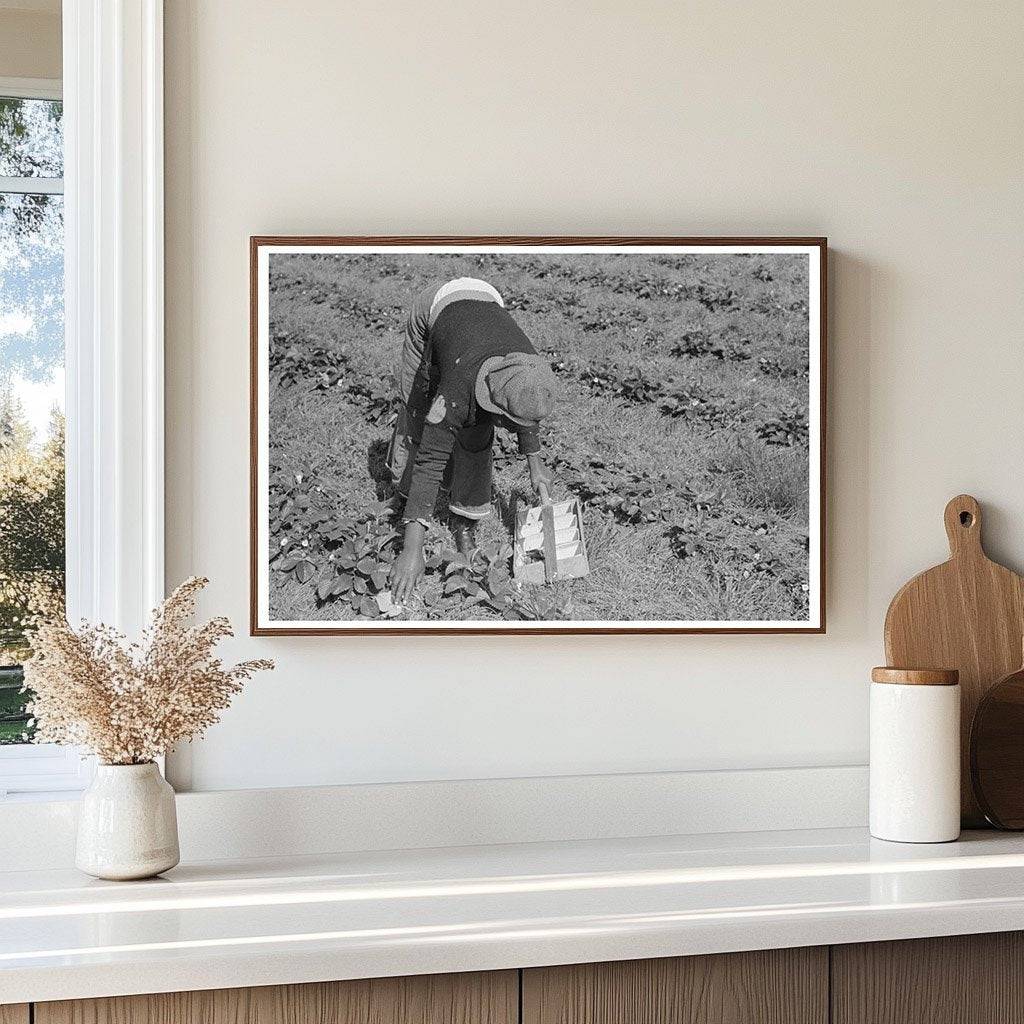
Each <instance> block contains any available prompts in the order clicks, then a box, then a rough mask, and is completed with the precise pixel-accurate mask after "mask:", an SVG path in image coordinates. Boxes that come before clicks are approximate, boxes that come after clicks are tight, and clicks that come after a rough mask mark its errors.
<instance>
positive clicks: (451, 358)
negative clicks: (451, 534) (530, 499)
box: [405, 299, 540, 519]
mask: <svg viewBox="0 0 1024 1024" xmlns="http://www.w3.org/2000/svg"><path fill="white" fill-rule="evenodd" d="M427 349H428V351H429V359H430V367H431V370H432V371H433V374H436V380H437V392H436V394H437V397H436V398H435V400H434V405H433V407H432V412H433V413H434V415H431V416H429V417H428V420H427V423H426V424H425V425H424V427H423V436H422V438H421V440H420V445H419V449H418V450H417V453H416V461H415V463H414V465H413V472H412V481H411V483H410V486H409V498H408V501H407V502H406V506H405V517H406V519H426V518H427V517H429V516H430V515H431V514H432V513H433V511H434V505H435V503H436V501H437V491H438V488H439V487H440V484H441V478H442V476H443V475H444V470H445V467H446V466H447V465H448V460H449V459H450V458H451V454H452V451H453V449H454V447H455V434H456V432H457V431H459V430H462V429H463V428H466V427H480V426H485V425H487V424H493V425H496V426H501V427H504V428H506V429H508V430H512V431H514V432H516V433H517V434H518V435H519V450H520V452H521V453H522V454H523V455H532V454H534V453H535V452H538V451H540V437H539V434H538V430H537V428H536V427H523V426H520V425H519V424H517V423H514V422H512V421H511V420H508V419H506V418H505V417H503V416H499V415H497V414H495V413H490V412H488V411H487V410H485V409H481V408H480V406H479V405H477V402H476V379H477V375H478V374H479V372H480V367H481V365H482V364H483V362H484V360H485V359H490V358H491V357H492V356H505V355H509V354H510V353H512V352H528V353H532V354H536V350H535V349H534V347H533V345H531V344H530V339H529V338H527V336H526V335H525V334H524V333H523V331H522V329H521V328H520V327H519V325H518V324H517V323H516V322H515V320H513V319H512V317H511V316H510V315H509V314H508V312H507V311H506V310H505V309H504V308H503V307H502V306H500V305H498V304H497V303H496V302H481V301H477V300H474V299H460V300H459V301H458V302H453V303H451V304H450V305H448V306H447V307H445V309H444V310H443V311H442V312H441V314H440V315H439V316H438V318H437V320H436V321H435V323H434V325H433V326H432V327H431V328H430V339H429V345H428V346H427ZM433 374H432V375H433ZM441 403H443V406H442V404H441ZM442 408H443V413H444V415H443V418H441V419H440V421H439V422H437V423H432V422H430V421H431V420H432V419H434V418H435V417H436V415H437V413H439V412H440V411H441V409H442Z"/></svg>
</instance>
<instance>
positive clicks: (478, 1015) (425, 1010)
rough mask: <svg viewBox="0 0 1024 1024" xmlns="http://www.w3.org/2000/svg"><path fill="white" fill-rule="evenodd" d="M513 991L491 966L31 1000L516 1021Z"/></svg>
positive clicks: (83, 1018)
mask: <svg viewBox="0 0 1024 1024" xmlns="http://www.w3.org/2000/svg"><path fill="white" fill-rule="evenodd" d="M518 997H519V991H518V977H517V972H516V971H493V972H488V973H476V974H443V975H427V976H424V977H413V978H376V979H372V980H369V981H339V982H328V983H324V984H315V985H274V986H270V987H266V988H238V989H221V990H216V991H210V992H171V993H165V994H163V995H151V996H121V997H118V998H115V999H83V1000H76V1001H67V1002H55V1003H37V1004H36V1010H35V1024H515V1022H516V1021H517V1020H518ZM0 1020H2V1018H0ZM3 1024H8V1022H7V1021H3ZM11 1024H13V1022H11ZM17 1024H23V1021H21V1020H18V1021H17Z"/></svg>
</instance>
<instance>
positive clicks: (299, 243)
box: [251, 238, 825, 633]
mask: <svg viewBox="0 0 1024 1024" xmlns="http://www.w3.org/2000/svg"><path fill="white" fill-rule="evenodd" d="M824 259H825V246H824V242H823V241H822V240H818V239H794V240H788V239H771V240H749V241H747V240H736V241H729V242H722V241H715V240H709V241H706V242H705V241H702V240H685V241H683V240H680V241H678V242H673V241H671V240H670V241H667V242H666V241H662V240H659V241H658V242H654V241H652V240H642V239H638V240H618V239H616V240H600V241H599V240H588V239H564V240H551V241H548V240H543V241H539V240H533V239H523V240H520V239H501V240H481V239H467V240H459V239H454V240H439V241H436V242H435V241H432V240H424V239H389V240H380V239H302V238H296V239H260V238H255V239H253V244H252V268H251V273H252V283H253V322H252V342H253V367H252V372H253V380H252V399H253V435H252V471H253V472H252V476H253V508H252V511H253V516H252V518H253V523H252V527H253V566H252V571H253V579H252V584H253V585H252V598H253V616H252V618H253V622H252V625H253V630H254V632H257V633H261V632H267V633H278V632H289V633H290V632H295V633H302V632H335V631H336V632H339V633H344V632H364V631H374V632H375V631H381V630H383V631H405V632H414V631H415V632H418V631H425V632H431V631H453V632H455V631H506V632H507V631H516V632H519V631H522V632H531V631H545V632H548V631H567V632H574V631H575V632H584V631H632V630H636V631H705V630H706V631H717V630H722V631H726V630H735V631H762V630H763V631H781V630H786V631H809V632H811V631H821V630H822V629H823V627H824V621H823V617H824V608H823V604H824V602H823V597H822V568H823V557H822V543H823V539H822V532H823V531H822V511H823V510H822V492H823V485H822V462H821V459H822V448H823V444H822V440H823V435H824V410H823V404H824V403H823V388H822V374H823V354H824V309H823V295H824V288H823V282H824Z"/></svg>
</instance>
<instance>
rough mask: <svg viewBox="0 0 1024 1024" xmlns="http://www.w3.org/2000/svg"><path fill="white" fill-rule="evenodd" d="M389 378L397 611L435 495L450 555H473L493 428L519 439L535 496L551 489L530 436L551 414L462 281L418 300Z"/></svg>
mask: <svg viewBox="0 0 1024 1024" xmlns="http://www.w3.org/2000/svg"><path fill="white" fill-rule="evenodd" d="M398 376H399V394H400V398H401V407H400V409H399V415H398V420H397V422H396V423H395V432H394V435H393V437H392V440H391V449H390V452H389V454H388V465H389V468H390V470H391V475H392V479H393V480H394V482H395V487H396V489H397V491H398V494H399V495H400V496H401V497H402V498H404V499H405V512H404V517H403V521H404V523H405V535H404V541H403V546H402V551H401V553H400V554H399V556H398V557H397V558H396V559H395V562H394V564H393V566H392V569H391V591H392V595H393V597H394V599H395V600H396V601H397V602H399V603H402V602H404V601H406V600H407V599H408V598H409V597H410V596H411V595H412V594H413V592H414V591H415V589H416V586H417V584H418V583H419V580H420V578H421V577H422V575H423V572H424V568H425V565H424V557H423V543H424V539H425V537H426V527H427V521H428V520H429V518H430V516H431V515H432V514H433V512H434V506H435V504H436V502H437V496H438V492H439V490H440V489H441V487H442V485H443V486H445V487H446V488H447V489H448V492H449V502H448V508H449V510H450V512H451V515H452V533H453V534H454V536H455V540H456V543H457V546H458V548H459V550H460V551H461V552H462V553H463V554H468V553H469V552H470V551H471V550H472V549H473V547H474V545H475V528H476V524H477V523H478V522H479V521H480V520H481V519H483V518H484V517H485V516H487V515H488V514H489V513H490V511H491V487H492V468H493V453H492V449H493V445H494V428H495V427H496V426H500V427H502V428H504V429H507V430H512V431H515V432H516V433H517V434H518V436H519V451H520V453H521V454H522V455H524V456H525V457H526V461H527V463H528V465H529V469H530V482H531V483H532V485H533V488H534V491H535V492H536V493H537V494H540V493H541V489H542V487H544V488H550V486H551V474H550V471H549V470H548V468H547V467H546V466H545V465H544V462H543V460H542V459H541V444H540V432H539V429H538V428H539V425H540V422H541V420H543V419H544V418H545V417H547V416H548V415H550V413H551V411H552V409H553V408H554V402H555V394H556V381H555V376H554V374H553V373H552V371H551V367H550V365H549V364H548V362H547V360H546V359H544V358H543V357H542V356H540V355H538V354H537V352H536V350H535V349H534V347H533V345H531V344H530V340H529V338H527V337H526V335H525V334H524V333H523V331H522V329H521V328H520V327H519V325H518V324H517V323H516V322H515V320H513V319H512V317H511V315H510V314H509V313H508V311H507V310H506V309H505V304H504V302H503V301H502V298H501V296H500V295H499V294H498V292H497V290H496V289H495V288H494V287H493V286H492V285H490V284H488V283H487V282H486V281H480V280H477V279H476V278H468V277H467V278H459V279H457V280H454V281H449V282H448V283H447V284H444V285H442V286H441V287H440V288H436V287H433V288H428V289H426V290H425V291H423V292H422V293H420V295H419V296H418V297H417V299H416V301H415V303H414V305H413V308H412V310H411V311H410V313H409V319H408V322H407V325H406V333H405V341H404V344H403V347H402V360H401V366H400V367H399V375H398Z"/></svg>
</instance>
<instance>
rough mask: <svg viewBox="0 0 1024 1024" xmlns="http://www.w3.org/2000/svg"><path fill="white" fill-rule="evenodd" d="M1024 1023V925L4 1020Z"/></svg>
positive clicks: (49, 1011)
mask: <svg viewBox="0 0 1024 1024" xmlns="http://www.w3.org/2000/svg"><path fill="white" fill-rule="evenodd" d="M30 1020H31V1021H32V1022H33V1024H520V1022H521V1024H1024V933H1017V932H1007V933H1002V934H993V935H964V936H957V937H954V938H940V939H914V940H911V941H907V942H872V943H861V944H858V945H849V946H832V947H827V946H818V947H810V948H804V949H774V950H763V951H760V952H753V953H720V954H715V955H712V956H692V957H676V958H670V959H661V960H630V961H624V962H621V963H605V964H582V965H576V966H568V967H539V968H531V969H527V970H523V971H493V972H489V973H476V974H445V975H433V976H425V977H412V978H378V979H374V980H370V981H341V982H329V983H323V984H315V985H278V986H272V987H267V988H248V989H245V988H242V989H223V990H220V991H213V992H176V993H170V994H166V995H152V996H123V997H118V998H113V999H85V1000H80V1001H74V1002H55V1003H37V1004H36V1005H35V1007H34V1016H31V1015H30V1013H29V1008H28V1007H26V1006H0V1024H29V1021H30Z"/></svg>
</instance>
